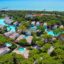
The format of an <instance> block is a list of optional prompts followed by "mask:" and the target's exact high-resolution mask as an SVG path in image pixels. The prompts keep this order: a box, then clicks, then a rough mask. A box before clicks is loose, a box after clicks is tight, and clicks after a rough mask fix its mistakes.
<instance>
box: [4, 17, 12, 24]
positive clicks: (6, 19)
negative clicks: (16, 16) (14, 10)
mask: <svg viewBox="0 0 64 64" xmlns="http://www.w3.org/2000/svg"><path fill="white" fill-rule="evenodd" d="M4 21H5V23H6V24H11V23H12V22H13V20H12V19H10V18H9V17H5V20H4Z"/></svg>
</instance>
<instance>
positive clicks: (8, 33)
mask: <svg viewBox="0 0 64 64" xmlns="http://www.w3.org/2000/svg"><path fill="white" fill-rule="evenodd" d="M13 33H14V32H11V31H9V32H6V33H4V35H5V36H6V37H9V36H10V35H11V34H13Z"/></svg>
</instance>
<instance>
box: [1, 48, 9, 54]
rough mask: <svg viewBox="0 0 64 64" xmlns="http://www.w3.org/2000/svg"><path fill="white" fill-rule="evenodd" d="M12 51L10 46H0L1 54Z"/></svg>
mask: <svg viewBox="0 0 64 64" xmlns="http://www.w3.org/2000/svg"><path fill="white" fill-rule="evenodd" d="M9 51H10V49H9V48H8V47H3V48H0V55H3V54H6V53H8V52H9Z"/></svg>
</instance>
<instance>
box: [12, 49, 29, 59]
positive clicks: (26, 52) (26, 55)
mask: <svg viewBox="0 0 64 64" xmlns="http://www.w3.org/2000/svg"><path fill="white" fill-rule="evenodd" d="M12 52H14V53H16V54H20V55H22V56H24V58H26V59H27V58H28V56H29V50H27V49H26V51H25V52H24V53H21V52H20V51H19V50H18V49H17V48H16V49H15V50H13V51H12Z"/></svg>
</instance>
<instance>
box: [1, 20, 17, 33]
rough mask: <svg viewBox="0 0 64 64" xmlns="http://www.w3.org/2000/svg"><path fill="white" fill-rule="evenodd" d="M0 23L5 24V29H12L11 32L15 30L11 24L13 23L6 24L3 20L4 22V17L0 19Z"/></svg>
mask: <svg viewBox="0 0 64 64" xmlns="http://www.w3.org/2000/svg"><path fill="white" fill-rule="evenodd" d="M0 24H1V25H4V26H7V31H13V32H15V31H16V29H15V28H16V27H15V26H13V25H8V24H6V23H5V22H4V19H0Z"/></svg>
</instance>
